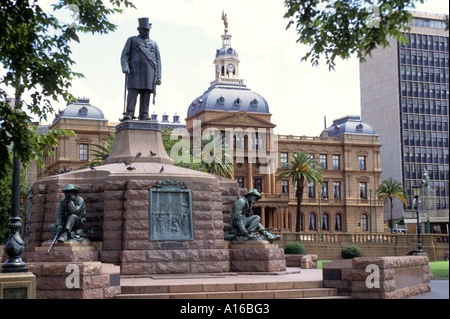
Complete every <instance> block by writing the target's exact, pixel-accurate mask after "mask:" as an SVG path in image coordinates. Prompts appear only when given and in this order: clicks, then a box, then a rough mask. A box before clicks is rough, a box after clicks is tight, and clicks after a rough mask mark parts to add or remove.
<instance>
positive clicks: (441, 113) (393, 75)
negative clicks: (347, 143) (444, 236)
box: [360, 12, 449, 232]
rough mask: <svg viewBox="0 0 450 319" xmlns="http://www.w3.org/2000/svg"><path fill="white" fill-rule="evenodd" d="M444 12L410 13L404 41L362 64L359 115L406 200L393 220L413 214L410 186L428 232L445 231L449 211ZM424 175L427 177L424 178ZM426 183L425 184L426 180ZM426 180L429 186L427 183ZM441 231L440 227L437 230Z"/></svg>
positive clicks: (386, 172)
mask: <svg viewBox="0 0 450 319" xmlns="http://www.w3.org/2000/svg"><path fill="white" fill-rule="evenodd" d="M446 19H447V16H446V15H441V14H429V13H417V12H413V19H412V21H411V22H410V23H409V27H410V30H409V31H408V32H406V34H405V35H406V37H407V39H408V41H407V43H399V42H396V41H395V40H394V39H392V40H391V46H390V47H386V48H384V49H383V48H377V49H376V50H375V51H374V52H373V53H372V57H371V58H368V59H367V61H366V62H365V63H361V64H360V84H361V115H362V120H364V121H365V122H367V123H370V124H371V125H372V126H373V127H374V128H375V130H376V131H377V133H378V134H380V140H381V144H382V147H381V168H382V170H383V173H382V179H383V180H384V179H386V178H388V177H392V178H394V179H397V180H399V181H401V182H402V183H403V184H404V187H405V189H406V190H407V192H408V194H409V196H410V200H409V202H408V207H407V211H406V212H403V207H402V205H396V207H397V209H396V214H395V216H394V218H399V217H401V215H400V212H402V213H403V215H404V216H405V217H406V218H411V217H412V214H411V211H410V210H411V208H412V207H411V205H412V200H411V196H412V186H413V185H416V184H418V185H421V186H422V197H421V201H420V208H421V209H423V210H426V211H427V212H428V213H429V220H430V219H431V222H432V224H433V225H434V226H436V227H435V228H434V229H432V230H431V231H433V230H434V231H436V232H439V231H441V232H447V231H448V230H446V228H448V209H449V140H448V138H449V137H448V122H449V121H448V118H449V117H448V115H449V66H448V53H449V41H448V39H449V31H448V30H446V26H447V23H446ZM424 174H426V175H428V180H427V178H426V176H425V175H424ZM427 181H428V182H427ZM427 184H428V187H427ZM439 229H440V230H439Z"/></svg>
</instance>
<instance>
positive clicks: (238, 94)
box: [187, 83, 270, 118]
mask: <svg viewBox="0 0 450 319" xmlns="http://www.w3.org/2000/svg"><path fill="white" fill-rule="evenodd" d="M204 110H213V111H232V112H239V111H245V112H248V113H264V114H270V112H269V104H268V103H267V101H266V99H265V98H264V97H262V96H261V95H260V94H258V93H256V92H253V91H252V90H250V89H248V88H247V87H246V86H244V85H239V86H238V85H232V84H224V83H217V84H215V85H213V86H211V87H210V88H209V89H208V90H207V91H206V92H205V93H203V95H201V96H199V97H198V98H196V99H195V100H194V101H192V103H191V105H190V106H189V108H188V112H187V117H188V118H189V117H191V116H193V115H195V114H197V113H199V112H201V111H204Z"/></svg>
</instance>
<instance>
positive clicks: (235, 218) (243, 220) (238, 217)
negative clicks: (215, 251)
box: [225, 188, 280, 243]
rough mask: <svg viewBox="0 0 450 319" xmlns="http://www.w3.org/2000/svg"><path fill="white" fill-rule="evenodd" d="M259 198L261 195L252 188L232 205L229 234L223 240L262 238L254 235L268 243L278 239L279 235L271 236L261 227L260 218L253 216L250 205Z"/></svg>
mask: <svg viewBox="0 0 450 319" xmlns="http://www.w3.org/2000/svg"><path fill="white" fill-rule="evenodd" d="M260 198H261V194H260V193H259V192H258V191H257V190H256V189H253V188H252V189H250V191H249V192H248V193H247V194H246V195H245V196H244V197H242V198H240V199H238V200H237V201H236V202H235V203H234V207H233V212H232V213H231V219H230V225H231V227H230V234H229V235H226V236H225V240H238V241H244V240H250V239H253V240H262V239H263V238H262V237H260V236H259V235H257V234H256V233H259V234H261V235H263V236H264V237H265V239H266V240H268V241H269V242H270V243H272V242H274V241H276V240H279V239H280V236H279V235H272V234H271V233H269V232H268V231H267V230H266V229H265V228H264V226H263V225H261V223H260V221H261V218H260V217H259V216H258V215H253V211H252V204H254V203H255V202H256V201H257V200H259V199H260Z"/></svg>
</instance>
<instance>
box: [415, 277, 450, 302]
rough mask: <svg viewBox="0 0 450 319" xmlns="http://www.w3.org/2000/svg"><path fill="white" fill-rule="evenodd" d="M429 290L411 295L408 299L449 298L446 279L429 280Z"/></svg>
mask: <svg viewBox="0 0 450 319" xmlns="http://www.w3.org/2000/svg"><path fill="white" fill-rule="evenodd" d="M430 284H431V291H430V292H427V293H424V294H421V295H418V296H414V297H411V298H410V299H449V296H448V279H447V280H431V282H430Z"/></svg>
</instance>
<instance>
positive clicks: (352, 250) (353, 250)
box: [341, 246, 362, 259]
mask: <svg viewBox="0 0 450 319" xmlns="http://www.w3.org/2000/svg"><path fill="white" fill-rule="evenodd" d="M341 255H342V257H343V258H345V259H351V258H355V257H361V255H362V251H361V248H359V247H358V246H347V247H345V248H344V249H342V251H341Z"/></svg>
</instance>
